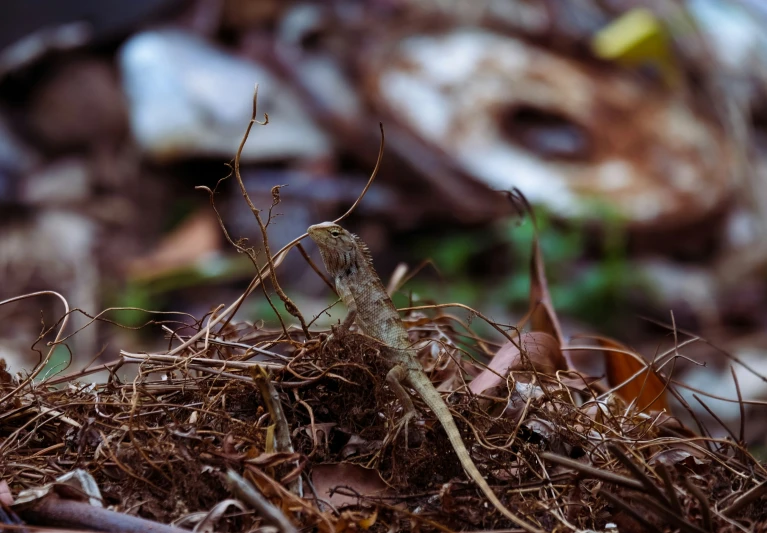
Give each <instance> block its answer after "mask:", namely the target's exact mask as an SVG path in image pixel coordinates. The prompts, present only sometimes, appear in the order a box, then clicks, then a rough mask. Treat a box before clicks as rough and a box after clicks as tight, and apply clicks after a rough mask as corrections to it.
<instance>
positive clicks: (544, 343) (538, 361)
mask: <svg viewBox="0 0 767 533" xmlns="http://www.w3.org/2000/svg"><path fill="white" fill-rule="evenodd" d="M518 342H519V344H518V345H517V344H513V343H510V342H509V343H506V344H504V345H503V346H501V349H500V350H498V353H496V354H495V356H494V357H493V359H492V360H491V361H490V364H489V365H488V366H487V368H486V369H485V370H484V371H483V372H482V373H481V374H480V375H478V376H477V377H476V378H474V379H473V380H472V382H471V383H470V384H469V390H471V392H472V393H474V394H483V393H484V392H485V391H487V390H489V389H492V388H494V387H497V386H499V385H500V384H502V383H505V382H506V376H507V375H508V373H509V372H510V371H512V370H521V369H522V368H524V367H525V364H526V361H527V360H529V361H530V363H531V364H532V365H533V368H535V370H536V371H537V372H540V373H542V374H553V373H554V372H556V371H557V370H565V369H566V368H567V363H566V362H565V360H564V357H563V356H562V351H561V350H560V347H559V342H558V341H557V340H556V339H555V338H554V337H552V336H551V335H549V334H548V333H543V332H541V331H533V332H530V333H523V334H522V335H521V336H520V338H519V341H518ZM520 347H521V348H522V351H520ZM523 353H524V355H525V357H523Z"/></svg>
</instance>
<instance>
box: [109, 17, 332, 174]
mask: <svg viewBox="0 0 767 533" xmlns="http://www.w3.org/2000/svg"><path fill="white" fill-rule="evenodd" d="M119 56H120V57H119V62H120V69H121V71H122V77H123V81H124V84H125V91H126V94H127V95H128V100H129V103H130V112H131V117H130V118H131V125H132V128H133V133H134V135H135V137H136V139H137V141H138V143H139V145H140V146H141V148H142V149H143V150H144V151H145V152H146V153H147V154H148V155H149V156H150V157H153V158H155V159H158V160H174V159H180V158H185V157H200V156H203V157H205V156H208V157H226V158H231V157H233V156H234V154H235V152H236V151H237V147H238V146H239V144H240V141H241V140H242V135H243V133H244V132H245V127H246V126H247V124H248V120H249V119H250V116H251V111H252V102H253V88H254V85H255V84H256V83H258V84H259V95H258V96H259V98H258V109H259V117H258V118H259V120H263V113H264V112H266V113H268V114H269V119H270V123H269V125H268V126H266V128H265V129H264V128H262V127H259V126H256V127H254V129H253V130H252V131H251V135H250V140H249V142H248V143H247V145H246V146H245V148H244V150H243V152H242V160H243V162H247V161H263V160H274V159H283V158H296V157H320V156H324V155H326V154H327V153H328V152H329V150H330V141H329V140H328V138H327V137H326V135H325V134H324V133H323V132H322V131H321V130H320V129H319V128H318V127H317V126H316V125H315V124H314V123H313V122H312V121H311V119H310V118H309V117H308V116H307V114H306V113H305V112H304V111H303V110H302V107H301V102H300V101H299V99H298V97H297V96H296V95H295V94H294V93H293V91H292V90H291V89H290V88H289V87H286V86H284V85H283V84H282V83H280V82H279V81H278V80H277V79H276V78H275V77H274V76H273V75H272V74H271V73H270V72H269V71H268V70H266V69H265V68H264V67H262V66H260V65H258V64H255V63H252V62H248V61H245V60H243V59H239V58H236V57H233V56H231V55H229V54H228V53H226V52H225V51H223V50H220V49H218V48H215V47H214V46H212V45H211V44H209V43H207V42H205V41H203V40H201V39H199V38H197V37H195V36H193V35H190V34H187V33H185V32H182V31H180V30H157V31H149V32H145V33H141V34H138V35H136V36H134V37H132V38H131V39H130V40H128V41H127V42H126V43H125V44H124V45H123V47H122V49H121V50H120V54H119Z"/></svg>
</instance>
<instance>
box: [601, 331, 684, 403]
mask: <svg viewBox="0 0 767 533" xmlns="http://www.w3.org/2000/svg"><path fill="white" fill-rule="evenodd" d="M595 339H596V341H597V342H598V343H599V345H600V346H602V347H603V348H606V350H602V353H603V354H604V357H605V369H606V373H607V383H608V384H609V385H610V387H615V386H617V385H620V384H621V383H623V382H624V381H626V380H627V379H629V378H630V377H631V376H633V375H634V374H636V373H637V372H639V371H640V370H642V369H643V368H646V369H647V370H646V371H645V372H642V373H641V374H639V375H638V376H637V377H635V378H634V379H632V380H631V381H629V382H628V383H626V384H625V385H623V386H622V387H620V388H619V389H617V390H616V392H617V394H618V396H620V397H621V398H622V399H623V400H625V401H626V402H627V403H630V402H634V403H635V405H636V408H637V409H638V410H639V411H640V412H641V411H645V410H649V411H663V410H665V411H666V412H671V408H670V406H669V402H668V394H667V393H666V384H665V383H664V381H663V380H662V379H661V377H660V376H659V375H658V374H657V373H656V372H655V371H654V370H651V369H650V367H649V366H648V365H646V364H644V363H642V362H640V361H641V360H642V359H641V357H640V356H639V355H637V357H639V360H637V359H636V358H634V357H632V356H631V355H629V354H628V353H624V352H631V353H634V352H633V350H630V349H629V348H627V347H626V346H623V345H622V344H620V343H619V342H616V341H614V340H612V339H608V338H605V337H595Z"/></svg>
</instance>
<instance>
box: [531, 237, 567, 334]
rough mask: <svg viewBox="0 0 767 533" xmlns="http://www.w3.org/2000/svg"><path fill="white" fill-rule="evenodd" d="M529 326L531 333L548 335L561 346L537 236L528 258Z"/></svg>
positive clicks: (559, 332)
mask: <svg viewBox="0 0 767 533" xmlns="http://www.w3.org/2000/svg"><path fill="white" fill-rule="evenodd" d="M530 326H531V329H532V330H533V331H542V332H544V333H548V334H549V335H551V336H552V337H554V338H555V339H556V340H557V343H559V344H560V345H561V344H562V339H563V337H562V328H561V327H560V325H559V319H557V314H556V313H555V312H554V304H553V302H552V301H551V294H550V293H549V284H548V282H547V281H546V271H545V269H544V266H543V256H542V255H541V246H540V244H539V243H538V235H537V234H536V235H534V236H533V253H532V257H531V258H530Z"/></svg>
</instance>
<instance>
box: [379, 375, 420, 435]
mask: <svg viewBox="0 0 767 533" xmlns="http://www.w3.org/2000/svg"><path fill="white" fill-rule="evenodd" d="M406 380H407V369H405V367H404V366H402V365H396V366H394V367H392V369H391V370H389V372H388V373H387V374H386V382H387V383H388V384H389V387H391V390H392V391H393V392H394V395H395V396H396V397H397V399H398V400H399V403H400V404H402V408H403V409H404V410H405V413H404V415H403V416H402V419H401V420H400V421H399V422H398V423H397V431H396V433H395V435H394V437H395V438H396V436H397V434H399V431H400V428H402V427H404V428H405V448H407V447H408V424H409V423H410V421H411V420H412V419H413V418H415V417H416V415H417V414H418V412H417V411H416V410H415V406H414V405H413V400H412V399H411V398H410V393H408V391H407V390H406V389H405V387H403V386H402V383H404V382H405V381H406Z"/></svg>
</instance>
